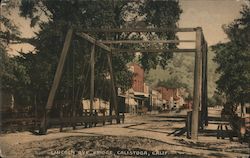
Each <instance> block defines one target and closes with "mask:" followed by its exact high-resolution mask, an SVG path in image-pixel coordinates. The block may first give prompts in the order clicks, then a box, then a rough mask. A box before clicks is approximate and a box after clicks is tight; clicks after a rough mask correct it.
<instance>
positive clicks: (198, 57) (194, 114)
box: [191, 27, 202, 140]
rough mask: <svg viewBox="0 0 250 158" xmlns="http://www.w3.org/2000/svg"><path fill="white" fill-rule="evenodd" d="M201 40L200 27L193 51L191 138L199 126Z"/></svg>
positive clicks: (196, 135)
mask: <svg viewBox="0 0 250 158" xmlns="http://www.w3.org/2000/svg"><path fill="white" fill-rule="evenodd" d="M201 41H202V29H201V28H200V27H198V28H197V30H196V52H195V73H194V95H193V111H192V127H191V139H193V140H197V139H198V128H199V125H198V124H199V106H200V91H201V77H200V76H201V64H202V63H201V62H202V61H201V54H202V50H201V44H202V43H201Z"/></svg>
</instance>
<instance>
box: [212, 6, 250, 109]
mask: <svg viewBox="0 0 250 158" xmlns="http://www.w3.org/2000/svg"><path fill="white" fill-rule="evenodd" d="M224 31H225V33H226V34H227V35H228V38H229V39H230V41H229V42H227V43H219V44H217V45H215V46H213V50H214V51H215V54H216V56H215V58H214V61H215V62H216V63H218V65H219V66H218V68H217V73H220V75H221V76H220V78H219V80H218V81H217V89H218V91H219V92H220V93H221V94H224V95H225V96H226V99H227V102H228V103H227V104H226V105H227V106H229V107H228V109H232V110H233V109H235V108H233V106H235V105H238V104H239V103H241V104H242V105H243V104H244V103H247V102H250V62H249V61H250V45H249V43H250V8H249V7H248V6H244V7H243V9H242V11H241V17H240V18H239V19H236V20H234V21H233V22H232V23H231V24H229V25H228V26H224ZM229 103H230V104H229Z"/></svg>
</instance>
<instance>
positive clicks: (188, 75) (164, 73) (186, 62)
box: [146, 49, 219, 97]
mask: <svg viewBox="0 0 250 158" xmlns="http://www.w3.org/2000/svg"><path fill="white" fill-rule="evenodd" d="M214 55H215V54H214V52H213V51H211V49H209V52H208V97H211V96H212V95H213V93H214V91H215V90H216V83H215V81H216V80H217V78H218V76H219V75H218V74H216V73H215V69H216V67H217V65H216V63H214V62H213V60H212V59H213V57H214ZM174 76H177V77H178V79H179V80H180V81H182V82H183V83H186V84H187V85H188V89H189V91H190V92H191V93H192V92H193V84H194V83H193V82H194V81H193V78H194V53H187V54H184V53H176V54H174V58H173V59H172V60H171V61H170V62H169V64H168V66H167V68H166V70H163V69H161V68H160V67H158V68H157V69H155V70H150V71H149V72H148V73H146V82H147V83H148V84H149V85H150V86H155V85H156V83H157V82H158V80H167V79H169V78H171V77H174Z"/></svg>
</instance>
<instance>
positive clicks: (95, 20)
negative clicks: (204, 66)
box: [16, 0, 181, 105]
mask: <svg viewBox="0 0 250 158" xmlns="http://www.w3.org/2000/svg"><path fill="white" fill-rule="evenodd" d="M20 10H21V12H20V15H21V16H23V17H26V18H29V19H31V24H30V25H31V26H32V27H33V26H35V25H38V26H39V28H40V30H39V31H38V32H37V33H36V37H35V39H34V41H33V43H32V44H33V45H34V46H35V48H36V50H35V51H34V52H29V53H27V54H25V53H21V56H20V57H19V58H17V59H16V60H17V61H18V62H20V64H21V65H24V66H25V68H26V71H27V73H28V75H29V78H30V83H29V85H28V86H26V88H27V91H28V92H29V93H30V94H31V95H33V96H36V97H35V98H37V99H38V100H37V102H38V103H39V104H43V105H44V104H45V103H44V101H46V99H47V96H48V92H49V90H50V87H51V85H52V81H53V77H54V74H55V70H56V67H57V64H58V60H59V56H60V53H61V50H62V46H63V43H64V38H65V36H66V32H67V29H68V28H69V27H74V28H75V30H81V29H84V28H121V27H128V26H130V25H131V24H132V25H135V26H133V27H139V25H140V24H139V23H140V22H141V23H143V25H145V26H147V27H170V28H176V27H177V21H178V20H179V15H180V13H181V9H180V7H179V4H178V1H175V0H169V1H138V2H130V1H125V0H115V1H114V0H103V1H82V0H64V1H62V0H52V1H51V0H22V1H21V6H20ZM91 36H94V37H95V38H98V39H114V40H116V39H125V38H161V39H170V38H171V39H175V38H177V37H176V36H175V32H173V31H172V32H171V31H169V32H165V33H161V34H156V35H153V34H144V35H142V34H135V33H119V34H108V35H106V36H104V34H94V33H93V34H91ZM114 47H117V48H128V46H126V45H125V46H120V45H116V46H114ZM135 47H139V46H135ZM143 47H145V46H143ZM164 47H166V48H171V47H175V45H164ZM90 48H91V44H90V43H88V42H86V41H84V40H82V39H81V38H79V37H78V36H74V37H73V40H72V43H71V47H70V50H69V56H68V58H67V61H66V65H65V68H64V74H63V78H62V81H61V83H60V88H59V90H58V94H57V97H58V98H72V97H75V96H73V95H76V98H75V99H76V100H78V99H79V98H81V97H83V96H85V97H88V95H89V93H88V91H84V90H83V89H89V84H86V83H89V82H90V77H89V76H90V75H89V73H90V71H89V67H90V63H89V61H90ZM134 57H135V56H133V55H131V54H129V53H123V54H113V56H112V62H113V70H114V74H115V78H116V83H117V84H118V85H119V86H120V87H122V88H124V89H126V88H129V87H130V86H131V84H132V76H133V74H131V72H129V71H128V70H127V66H126V65H127V63H129V62H131V61H132V60H133V59H134ZM171 57H172V53H165V52H163V53H161V54H160V55H151V54H145V55H143V56H142V58H141V64H142V65H143V66H144V68H145V69H150V68H154V67H156V66H157V65H161V66H162V67H165V66H166V64H167V61H168V60H169V59H170V58H171ZM95 61H96V72H95V75H96V80H95V82H96V85H97V86H96V94H95V95H100V93H103V94H105V95H107V94H109V93H110V92H109V91H108V90H107V91H105V92H101V90H100V89H101V88H100V87H108V83H107V82H106V81H107V78H108V76H107V73H108V71H109V70H108V66H107V65H105V64H107V56H106V52H104V50H102V49H99V48H96V59H95ZM105 62H106V63H105ZM103 89H104V88H103ZM98 93H99V94H98ZM103 97H104V98H105V96H104V95H103Z"/></svg>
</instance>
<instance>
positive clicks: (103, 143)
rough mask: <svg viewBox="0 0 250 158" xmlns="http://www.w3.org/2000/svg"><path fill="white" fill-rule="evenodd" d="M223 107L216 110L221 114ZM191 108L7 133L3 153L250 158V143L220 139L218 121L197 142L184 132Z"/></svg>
mask: <svg viewBox="0 0 250 158" xmlns="http://www.w3.org/2000/svg"><path fill="white" fill-rule="evenodd" d="M218 114H219V111H218V110H213V111H212V112H211V111H210V116H211V115H213V116H218ZM185 117H186V111H183V112H181V113H175V112H172V113H163V114H154V115H143V116H135V115H128V116H127V117H126V120H125V123H124V124H118V125H117V124H113V125H106V126H99V127H95V128H83V127H78V128H77V129H76V130H72V129H71V128H68V129H65V130H64V131H63V132H59V131H58V129H51V130H49V132H48V134H47V135H45V136H35V135H32V134H31V133H29V132H20V133H12V134H5V135H1V137H0V142H1V145H0V147H1V151H2V155H3V156H6V157H25V158H29V157H131V156H132V157H182V158H183V157H209V158H210V157H244V158H245V157H246V158H247V157H248V156H249V155H250V148H249V146H248V144H240V143H238V142H237V140H236V139H235V140H234V141H230V140H229V139H228V138H226V139H217V138H216V129H217V126H216V123H215V122H214V121H213V122H212V121H211V122H210V124H209V126H208V127H207V128H206V130H207V131H210V132H209V133H201V134H200V135H199V140H198V141H197V142H195V141H192V140H190V139H186V137H185V134H183V132H182V131H183V130H182V129H183V127H184V125H185Z"/></svg>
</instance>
